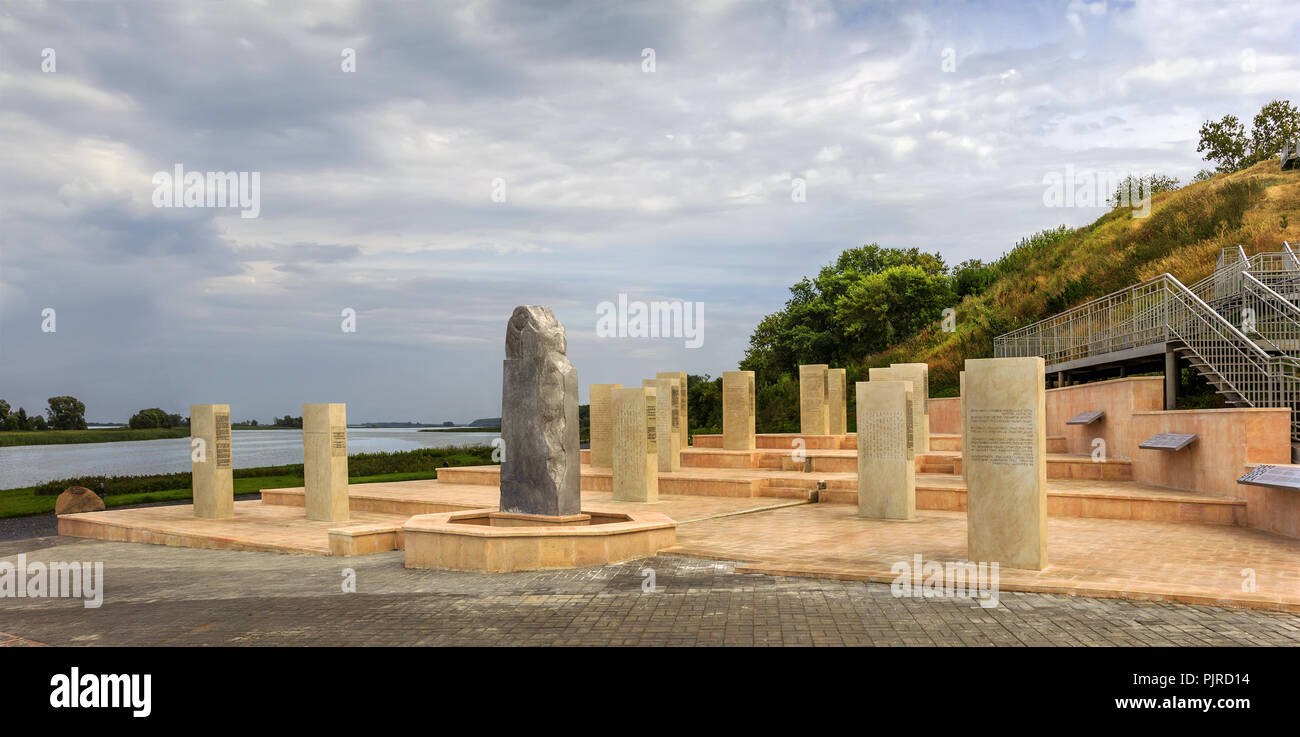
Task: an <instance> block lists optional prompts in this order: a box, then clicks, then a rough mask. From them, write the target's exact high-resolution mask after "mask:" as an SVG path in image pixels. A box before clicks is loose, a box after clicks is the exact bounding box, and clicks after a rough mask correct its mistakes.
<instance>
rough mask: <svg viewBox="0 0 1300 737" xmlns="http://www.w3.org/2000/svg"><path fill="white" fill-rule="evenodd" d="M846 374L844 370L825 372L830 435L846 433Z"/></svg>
mask: <svg viewBox="0 0 1300 737" xmlns="http://www.w3.org/2000/svg"><path fill="white" fill-rule="evenodd" d="M848 374H849V372H848V371H847V370H845V369H831V370H829V371H827V372H826V378H827V381H826V407H827V411H828V412H829V413H830V414H829V415H828V419H827V424H828V425H830V428H829V432H830V434H831V435H843V434H845V433H846V432H848V424H849V423H848Z"/></svg>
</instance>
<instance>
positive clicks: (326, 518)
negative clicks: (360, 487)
mask: <svg viewBox="0 0 1300 737" xmlns="http://www.w3.org/2000/svg"><path fill="white" fill-rule="evenodd" d="M302 465H303V478H304V487H305V488H306V489H307V519H310V520H319V521H322V522H345V521H347V519H348V418H347V408H346V406H345V405H343V404H304V405H303V406H302Z"/></svg>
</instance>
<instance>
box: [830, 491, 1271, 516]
mask: <svg viewBox="0 0 1300 737" xmlns="http://www.w3.org/2000/svg"><path fill="white" fill-rule="evenodd" d="M826 486H827V488H825V489H823V490H822V491H821V492H820V493H819V495H818V499H819V501H820V502H821V503H824V504H857V503H858V492H857V489H856V488H854V487H850V488H845V485H844V484H842V483H837V482H831V481H828V482H827V484H826ZM916 508H917V509H918V510H944V511H951V512H964V511H966V489H965V487H962V486H951V485H937V484H936V485H926V484H925V483H924V482H922V481H920V480H918V482H917V484H916ZM1047 514H1048V516H1049V517H1085V518H1093V519H1118V520H1147V521H1156V522H1192V523H1200V524H1210V525H1235V526H1239V527H1245V526H1247V524H1248V523H1247V517H1246V501H1245V500H1244V499H1229V498H1226V497H1222V498H1220V497H1199V498H1198V496H1196V495H1190V494H1180V493H1178V492H1169V493H1157V492H1151V491H1148V490H1135V491H1134V493H1132V494H1116V493H1102V492H1096V493H1089V492H1079V491H1060V490H1052V489H1048V490H1047Z"/></svg>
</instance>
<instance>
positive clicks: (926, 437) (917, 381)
mask: <svg viewBox="0 0 1300 737" xmlns="http://www.w3.org/2000/svg"><path fill="white" fill-rule="evenodd" d="M927 376H928V369H927V366H926V364H924V363H896V364H893V365H892V366H890V367H889V368H883V367H877V368H873V369H869V370H868V371H867V378H869V379H870V380H871V381H910V382H912V396H913V402H912V447H913V448H915V449H916V452H917V453H927V452H929V450H930V417H929V415H927V414H926V407H927V406H928V405H927V401H928V400H926V399H925V398H924V397H921V396H917V395H918V394H920V392H921V389H920V387H925V386H928V383H927V382H928V379H927Z"/></svg>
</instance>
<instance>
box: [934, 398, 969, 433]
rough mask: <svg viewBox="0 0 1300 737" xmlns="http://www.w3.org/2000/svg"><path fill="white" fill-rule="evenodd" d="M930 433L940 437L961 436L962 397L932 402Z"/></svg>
mask: <svg viewBox="0 0 1300 737" xmlns="http://www.w3.org/2000/svg"><path fill="white" fill-rule="evenodd" d="M930 432H932V433H937V434H939V435H960V434H961V397H944V398H942V399H931V400H930Z"/></svg>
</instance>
